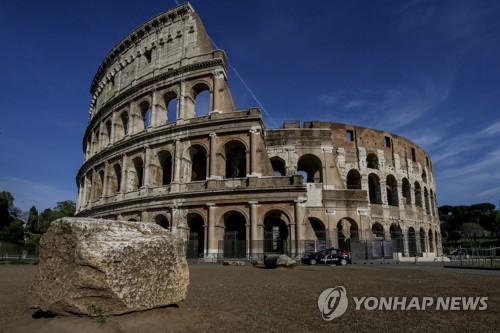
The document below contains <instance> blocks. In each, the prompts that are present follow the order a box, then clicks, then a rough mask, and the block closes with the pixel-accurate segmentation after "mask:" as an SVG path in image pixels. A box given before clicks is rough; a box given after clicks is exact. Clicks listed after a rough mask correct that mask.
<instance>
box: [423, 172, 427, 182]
mask: <svg viewBox="0 0 500 333" xmlns="http://www.w3.org/2000/svg"><path fill="white" fill-rule="evenodd" d="M422 181H423V182H424V183H427V173H425V170H424V171H422Z"/></svg>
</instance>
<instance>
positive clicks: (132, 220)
mask: <svg viewBox="0 0 500 333" xmlns="http://www.w3.org/2000/svg"><path fill="white" fill-rule="evenodd" d="M127 221H129V222H138V221H137V219H134V218H132V219H128V220H127Z"/></svg>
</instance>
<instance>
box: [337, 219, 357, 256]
mask: <svg viewBox="0 0 500 333" xmlns="http://www.w3.org/2000/svg"><path fill="white" fill-rule="evenodd" d="M358 230H359V229H358V224H357V223H356V221H354V220H353V219H350V218H343V219H340V221H339V222H338V223H337V234H338V240H339V248H341V249H344V250H347V251H350V250H351V240H353V239H358Z"/></svg>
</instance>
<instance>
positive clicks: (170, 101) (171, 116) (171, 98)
mask: <svg viewBox="0 0 500 333" xmlns="http://www.w3.org/2000/svg"><path fill="white" fill-rule="evenodd" d="M163 99H164V101H165V108H166V113H167V119H166V122H167V123H173V122H174V121H176V120H177V95H176V94H175V93H174V92H173V91H170V92H168V93H166V94H165V95H164V96H163Z"/></svg>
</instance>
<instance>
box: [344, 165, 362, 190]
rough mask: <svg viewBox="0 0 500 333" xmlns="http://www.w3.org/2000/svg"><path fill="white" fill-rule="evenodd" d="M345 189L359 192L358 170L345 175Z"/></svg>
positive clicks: (359, 176) (359, 177) (359, 179)
mask: <svg viewBox="0 0 500 333" xmlns="http://www.w3.org/2000/svg"><path fill="white" fill-rule="evenodd" d="M347 189H348V190H361V175H360V174H359V171H358V170H355V169H352V170H349V172H348V173H347Z"/></svg>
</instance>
